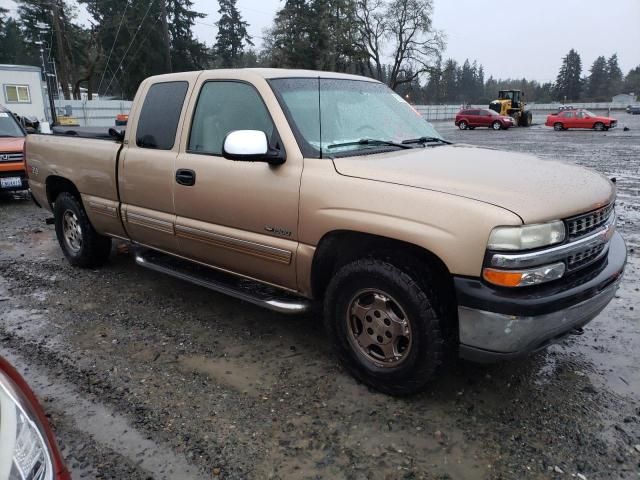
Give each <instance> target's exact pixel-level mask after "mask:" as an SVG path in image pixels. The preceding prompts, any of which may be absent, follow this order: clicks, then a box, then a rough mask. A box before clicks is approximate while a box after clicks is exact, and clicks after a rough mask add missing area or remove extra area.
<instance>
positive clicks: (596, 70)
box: [587, 56, 609, 102]
mask: <svg viewBox="0 0 640 480" xmlns="http://www.w3.org/2000/svg"><path fill="white" fill-rule="evenodd" d="M589 72H590V73H589V78H588V80H587V96H588V97H589V99H591V100H593V101H596V102H604V101H606V100H607V96H608V94H609V71H608V67H607V60H606V59H605V58H604V57H603V56H600V57H598V58H596V59H595V61H594V62H593V65H591V69H590V70H589Z"/></svg>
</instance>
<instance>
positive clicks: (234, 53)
mask: <svg viewBox="0 0 640 480" xmlns="http://www.w3.org/2000/svg"><path fill="white" fill-rule="evenodd" d="M218 1H219V5H220V9H219V10H218V13H219V14H220V15H221V16H220V20H218V21H217V22H216V25H217V26H218V34H217V35H216V43H215V45H214V47H213V51H214V54H215V55H216V56H217V57H218V58H217V60H218V62H219V63H220V65H221V66H222V67H234V66H237V65H238V63H239V62H240V59H241V57H242V55H243V53H244V45H245V44H247V45H251V46H253V42H252V41H251V36H249V33H248V32H247V27H248V26H249V24H248V23H247V22H245V21H244V20H242V15H240V12H239V11H238V7H236V3H237V0H218Z"/></svg>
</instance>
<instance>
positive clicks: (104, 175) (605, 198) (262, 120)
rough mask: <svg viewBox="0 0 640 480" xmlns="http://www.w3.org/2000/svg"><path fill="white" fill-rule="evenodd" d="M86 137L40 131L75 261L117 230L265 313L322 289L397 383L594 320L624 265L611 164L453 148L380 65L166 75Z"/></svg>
mask: <svg viewBox="0 0 640 480" xmlns="http://www.w3.org/2000/svg"><path fill="white" fill-rule="evenodd" d="M76 133H77V135H76V136H65V135H30V136H29V137H28V139H27V146H26V152H27V158H26V161H27V170H28V174H29V183H30V186H31V190H32V192H33V197H34V199H35V200H36V202H37V203H38V204H40V205H42V206H43V207H44V208H47V209H49V210H51V211H52V212H53V214H54V222H55V228H56V234H57V237H58V240H59V243H60V246H61V248H62V250H63V251H64V253H65V255H66V256H67V258H68V259H69V261H70V262H71V263H72V264H73V265H77V266H79V267H95V266H97V265H100V264H102V263H103V262H105V261H106V260H107V259H108V257H109V253H110V250H111V239H112V238H119V239H123V240H127V241H130V242H132V243H133V244H134V245H136V247H135V251H136V261H137V262H138V263H139V264H140V265H141V266H144V267H148V268H151V269H154V270H156V271H158V272H163V273H167V274H170V275H174V276H176V277H178V278H181V279H183V280H186V281H190V282H193V283H196V284H198V285H202V286H204V287H208V288H211V289H213V290H217V291H220V292H224V293H226V294H229V295H233V296H235V297H237V298H241V299H243V300H246V301H249V302H252V303H255V304H258V305H262V306H264V307H267V308H271V309H274V310H277V311H280V312H289V313H299V312H303V311H305V310H307V309H309V307H310V306H311V305H313V304H314V302H316V303H318V304H322V305H323V307H324V325H325V328H326V330H327V331H328V333H329V336H330V338H331V340H332V342H333V344H334V346H335V349H336V352H337V356H338V357H339V358H340V360H341V361H342V363H343V364H344V366H345V368H346V369H347V370H349V371H350V372H351V373H352V374H353V375H354V376H355V377H356V378H358V379H359V380H361V381H362V382H364V383H366V384H368V385H370V386H373V387H374V388H376V389H378V390H380V391H383V392H386V393H390V394H397V395H400V394H408V393H412V392H415V391H418V390H421V389H424V388H425V387H426V386H427V385H428V381H429V380H430V379H431V378H433V376H434V375H435V374H436V373H437V372H438V371H439V369H440V367H442V366H443V365H446V364H447V363H448V362H451V361H452V360H453V358H454V357H455V356H457V355H459V356H462V357H465V358H468V359H473V360H477V361H489V360H496V359H510V358H513V357H515V356H518V355H521V354H524V353H527V352H532V351H535V350H538V349H540V348H543V347H545V346H547V345H549V344H550V343H553V342H555V341H557V340H558V339H560V338H562V337H563V336H565V335H567V334H569V333H571V332H573V331H577V330H579V329H580V328H581V327H582V326H583V325H585V324H586V323H587V322H589V321H590V320H591V319H593V318H594V317H595V316H596V315H597V314H598V313H599V312H600V311H601V310H602V309H603V308H604V307H605V306H606V305H607V304H608V303H609V301H610V300H611V299H612V298H613V296H614V293H615V290H616V288H617V286H618V283H619V280H620V279H621V277H622V273H623V270H624V265H625V262H626V247H625V244H624V241H623V240H622V238H621V236H620V235H619V234H618V233H617V232H615V210H614V202H615V198H616V188H615V185H614V183H612V182H611V181H609V180H608V179H607V178H605V177H603V176H601V175H599V174H597V173H595V172H592V171H589V170H586V169H584V168H580V167H577V166H573V165H569V164H566V163H559V162H553V161H546V160H540V159H537V158H535V157H533V156H530V155H524V154H519V153H513V152H502V151H498V150H492V149H487V148H477V147H472V146H466V145H452V144H450V142H447V141H446V140H444V139H443V138H442V137H441V136H440V135H439V134H438V132H436V130H435V129H434V128H433V127H432V126H431V125H430V124H429V123H427V122H426V121H425V120H424V119H423V118H421V117H420V115H419V114H418V113H417V112H416V111H415V110H414V109H413V108H412V107H411V106H410V105H409V104H407V103H406V102H405V101H404V100H403V99H402V98H401V97H399V96H398V95H396V94H395V93H394V92H393V91H391V90H389V89H388V88H387V87H386V86H384V85H383V84H381V83H379V82H377V81H374V80H371V79H367V78H362V77H358V76H353V75H344V74H336V73H327V72H313V71H297V70H277V69H243V70H214V71H200V72H188V73H177V74H171V75H162V76H156V77H152V78H149V79H147V80H145V81H144V82H143V83H142V84H141V86H140V88H139V90H138V93H137V94H136V97H135V101H134V103H133V107H132V110H131V113H130V117H129V121H128V124H127V127H126V132H120V131H115V130H113V129H112V130H111V132H110V133H111V137H109V136H106V135H104V136H103V137H105V138H97V137H98V136H96V138H90V136H85V137H83V135H82V134H81V133H78V132H76ZM308 318H309V321H310V322H319V321H320V319H317V318H316V317H315V316H314V315H309V316H308Z"/></svg>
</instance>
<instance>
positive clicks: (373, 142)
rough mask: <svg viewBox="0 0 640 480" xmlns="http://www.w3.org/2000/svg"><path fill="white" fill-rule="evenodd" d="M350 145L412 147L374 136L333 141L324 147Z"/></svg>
mask: <svg viewBox="0 0 640 480" xmlns="http://www.w3.org/2000/svg"><path fill="white" fill-rule="evenodd" d="M352 145H373V146H375V145H389V146H391V147H398V148H413V147H410V146H409V145H405V143H404V142H402V143H397V142H391V141H389V140H378V139H375V138H361V139H360V140H358V141H355V142H342V143H334V144H332V145H328V146H327V147H326V148H328V149H329V148H338V147H350V146H352Z"/></svg>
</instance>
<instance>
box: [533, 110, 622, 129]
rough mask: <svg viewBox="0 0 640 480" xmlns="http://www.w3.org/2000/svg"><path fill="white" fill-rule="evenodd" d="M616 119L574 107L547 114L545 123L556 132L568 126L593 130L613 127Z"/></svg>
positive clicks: (616, 122)
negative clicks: (573, 108)
mask: <svg viewBox="0 0 640 480" xmlns="http://www.w3.org/2000/svg"><path fill="white" fill-rule="evenodd" d="M617 124H618V121H617V120H616V119H615V118H611V117H601V116H598V115H596V114H595V113H591V112H590V111H589V110H584V109H575V110H563V111H561V112H558V113H552V114H551V115H548V116H547V121H546V123H545V125H546V126H547V127H553V129H554V130H555V131H557V132H559V131H561V130H568V129H569V128H587V129H593V130H598V131H602V130H609V129H610V128H613V127H615V126H616V125H617Z"/></svg>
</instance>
